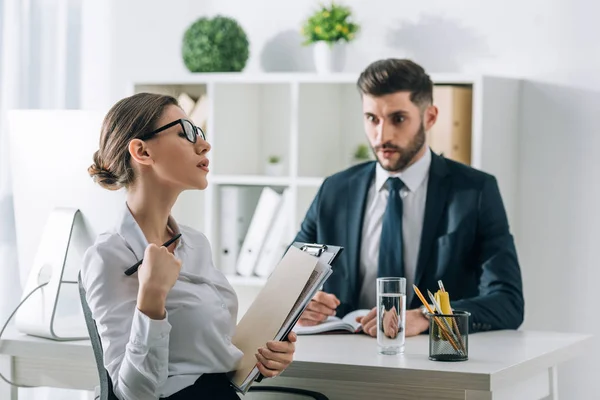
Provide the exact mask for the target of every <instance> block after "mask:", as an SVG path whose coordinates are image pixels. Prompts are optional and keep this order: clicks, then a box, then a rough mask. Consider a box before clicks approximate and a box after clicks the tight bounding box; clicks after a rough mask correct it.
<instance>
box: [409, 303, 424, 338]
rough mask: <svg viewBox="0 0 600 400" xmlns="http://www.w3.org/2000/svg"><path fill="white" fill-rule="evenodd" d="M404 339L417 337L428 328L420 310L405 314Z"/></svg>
mask: <svg viewBox="0 0 600 400" xmlns="http://www.w3.org/2000/svg"><path fill="white" fill-rule="evenodd" d="M405 328H406V337H411V336H417V335H418V334H420V333H422V332H425V331H426V330H427V329H428V328H429V320H428V319H427V318H425V316H424V315H423V313H422V312H421V310H419V309H418V308H417V309H415V310H408V311H407V312H406V325H405Z"/></svg>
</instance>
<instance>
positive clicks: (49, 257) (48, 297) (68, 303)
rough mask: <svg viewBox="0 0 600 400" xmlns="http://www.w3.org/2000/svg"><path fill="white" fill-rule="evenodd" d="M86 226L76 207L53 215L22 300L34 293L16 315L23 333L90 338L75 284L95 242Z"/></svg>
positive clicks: (72, 338)
mask: <svg viewBox="0 0 600 400" xmlns="http://www.w3.org/2000/svg"><path fill="white" fill-rule="evenodd" d="M76 220H78V221H81V223H79V222H78V223H76ZM84 225H85V224H83V220H82V218H81V213H80V212H79V210H78V209H76V208H64V207H59V208H55V209H54V210H53V211H52V212H51V213H50V216H49V217H48V220H47V222H46V226H45V227H44V231H43V233H42V237H41V240H40V245H39V247H38V249H37V253H36V255H35V258H34V263H33V266H32V268H31V271H30V272H29V276H28V279H27V284H26V285H25V288H24V290H23V295H22V296H21V300H23V299H24V298H25V297H26V296H27V295H28V294H29V293H31V292H32V291H33V290H35V293H33V294H32V295H31V296H30V297H29V298H28V299H27V300H26V301H25V302H24V303H23V304H22V305H21V307H20V308H19V310H18V311H17V313H16V320H15V326H16V328H17V329H18V330H19V331H21V332H22V333H25V334H28V335H32V336H38V337H43V338H47V339H53V340H59V341H67V340H83V339H89V335H88V333H87V328H86V325H85V318H84V316H83V310H82V308H81V303H80V301H79V295H78V287H77V282H76V281H77V273H78V272H79V269H80V267H81V261H82V256H83V252H84V251H85V249H86V248H87V247H88V246H89V245H91V243H92V242H91V240H90V236H89V235H88V234H87V232H86V231H85V229H84ZM82 228H83V229H82ZM74 231H76V232H75V234H74ZM69 263H70V264H71V265H73V266H74V267H75V270H74V273H70V274H69V275H72V277H71V278H70V280H69V279H66V278H65V270H66V269H67V268H66V267H67V265H68V264H69ZM71 269H73V268H71ZM69 272H71V271H69ZM45 283H46V285H45V286H43V287H41V288H39V289H37V290H36V288H37V287H38V286H40V285H42V284H45ZM59 300H60V301H59Z"/></svg>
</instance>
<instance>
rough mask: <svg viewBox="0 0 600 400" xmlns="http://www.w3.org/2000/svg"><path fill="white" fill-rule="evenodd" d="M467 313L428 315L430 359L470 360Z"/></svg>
mask: <svg viewBox="0 0 600 400" xmlns="http://www.w3.org/2000/svg"><path fill="white" fill-rule="evenodd" d="M470 316H471V314H470V313H469V312H466V311H455V312H454V314H428V317H429V359H430V360H433V361H466V360H468V359H469V317H470Z"/></svg>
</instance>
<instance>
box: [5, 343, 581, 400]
mask: <svg viewBox="0 0 600 400" xmlns="http://www.w3.org/2000/svg"><path fill="white" fill-rule="evenodd" d="M590 340H591V336H589V335H579V334H563V333H552V332H518V331H503V332H487V333H477V334H473V335H471V336H470V337H469V361H466V362H457V363H442V362H434V361H429V360H428V358H427V355H428V343H427V336H424V335H421V336H419V337H415V338H410V339H408V340H407V344H406V352H405V354H404V355H403V356H382V355H379V354H377V351H376V342H375V339H373V338H369V337H367V336H364V335H321V336H301V337H300V338H299V340H298V344H297V351H296V355H295V361H294V363H292V365H291V366H290V367H289V368H288V370H287V371H286V372H285V373H284V374H283V375H282V376H281V377H278V378H276V379H272V380H268V379H267V380H265V382H264V383H263V384H268V385H278V386H293V387H303V388H308V389H313V390H317V391H320V392H322V393H324V394H326V395H328V396H329V398H330V399H331V400H338V399H339V400H341V399H344V400H346V399H378V400H379V399H381V400H386V399H396V400H397V399H400V400H403V399H411V400H412V399H430V398H431V399H436V400H442V399H443V400H453V399H463V400H464V399H467V400H492V399H493V400H503V399H510V400H519V399H528V400H529V399H541V398H544V397H546V396H550V397H551V398H553V399H556V398H557V394H556V366H557V365H558V364H560V363H562V362H564V361H566V360H568V359H570V358H573V357H576V356H577V355H579V354H581V353H582V352H583V351H584V350H585V348H586V346H587V345H588V344H589V341H590ZM0 372H2V374H4V375H5V376H8V377H11V378H12V380H13V381H15V382H17V383H19V384H25V385H33V386H50V387H58V388H72V389H82V390H93V389H94V387H95V386H96V385H97V382H98V378H97V372H96V367H95V362H94V358H93V353H92V349H91V346H90V344H89V342H88V341H80V342H63V343H60V342H54V341H50V340H44V339H38V338H34V337H29V336H26V335H22V334H19V333H16V332H14V331H13V332H9V333H8V334H6V336H5V337H4V339H2V340H1V341H0ZM0 399H3V400H4V399H8V400H17V393H16V390H13V389H11V388H10V387H9V386H8V385H6V384H4V383H3V382H2V381H0Z"/></svg>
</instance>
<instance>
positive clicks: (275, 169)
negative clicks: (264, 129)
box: [265, 155, 283, 176]
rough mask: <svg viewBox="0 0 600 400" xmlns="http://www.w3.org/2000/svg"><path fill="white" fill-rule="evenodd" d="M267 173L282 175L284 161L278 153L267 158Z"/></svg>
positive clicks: (269, 174)
mask: <svg viewBox="0 0 600 400" xmlns="http://www.w3.org/2000/svg"><path fill="white" fill-rule="evenodd" d="M265 174H266V175H267V176H281V175H283V163H282V162H281V157H279V156H277V155H271V156H269V158H268V159H267V166H266V168H265Z"/></svg>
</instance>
